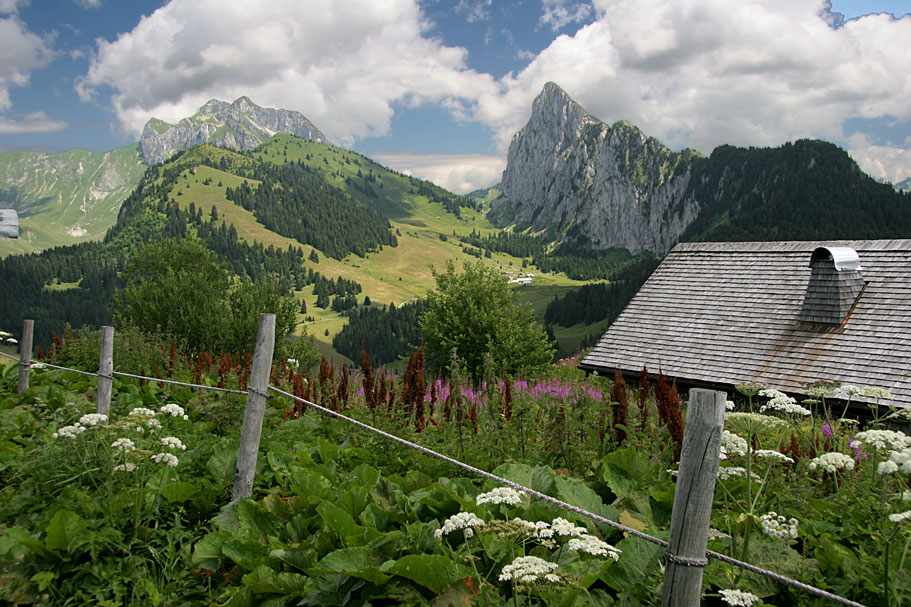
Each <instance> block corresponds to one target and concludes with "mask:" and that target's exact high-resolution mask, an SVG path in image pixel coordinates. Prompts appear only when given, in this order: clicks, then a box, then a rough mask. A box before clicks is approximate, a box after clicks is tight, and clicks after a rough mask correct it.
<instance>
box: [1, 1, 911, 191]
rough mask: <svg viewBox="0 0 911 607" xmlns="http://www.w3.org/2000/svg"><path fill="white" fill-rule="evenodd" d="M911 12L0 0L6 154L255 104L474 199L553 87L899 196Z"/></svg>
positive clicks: (760, 6) (707, 5)
mask: <svg viewBox="0 0 911 607" xmlns="http://www.w3.org/2000/svg"><path fill="white" fill-rule="evenodd" d="M883 13H888V14H883ZM908 13H911V0H903V1H886V0H882V1H880V0H868V1H865V2H860V1H854V2H846V1H833V3H832V5H831V6H829V5H828V3H827V2H825V1H824V0H764V1H762V2H758V1H757V2H747V1H741V2H730V1H727V0H636V1H633V0H591V1H580V0H511V1H502V0H496V1H492V0H369V1H368V0H255V1H254V0H232V2H228V3H226V2H223V1H221V0H172V1H171V2H160V1H151V0H0V150H19V149H39V150H44V151H49V152H53V151H62V150H65V149H70V148H74V147H81V148H86V149H90V150H94V151H103V150H109V149H112V148H114V147H119V146H123V145H128V144H130V143H131V142H133V141H135V140H136V139H137V138H138V136H139V133H140V132H141V129H142V126H143V124H144V123H145V121H146V120H148V119H149V118H150V117H153V116H154V117H158V118H162V119H164V120H168V121H171V122H176V121H177V120H179V119H180V118H181V117H184V116H188V115H190V114H192V113H193V112H194V111H195V110H196V109H197V108H198V107H199V106H200V105H202V104H203V103H204V102H205V101H207V100H208V99H211V98H218V99H223V100H226V101H232V100H233V99H235V98H236V97H238V96H240V95H247V96H248V97H250V98H251V99H252V100H253V101H254V102H256V103H258V104H260V105H263V106H266V107H281V108H286V109H293V110H297V111H300V112H302V113H303V114H304V115H306V116H307V117H308V118H310V119H311V120H312V121H313V122H314V123H315V124H316V125H317V126H318V127H319V128H320V129H321V130H323V131H324V132H325V133H326V134H327V135H328V136H329V137H330V138H331V139H332V140H333V141H334V142H336V143H338V144H339V145H342V146H344V147H348V148H351V149H355V150H357V151H359V152H362V153H365V154H367V155H368V156H371V157H373V158H376V159H377V160H379V161H380V162H383V163H384V164H387V165H389V166H392V167H393V168H397V169H399V170H404V171H410V172H412V173H414V174H416V175H420V176H422V177H427V178H430V179H433V180H434V181H436V182H437V183H440V184H441V185H444V186H446V187H448V188H450V189H452V190H454V191H459V192H464V191H468V190H470V189H473V188H475V187H482V186H487V185H491V184H493V183H495V182H497V181H498V180H499V175H500V173H501V172H502V170H503V168H504V166H505V156H506V152H507V149H508V145H509V141H510V139H511V137H512V135H513V134H514V133H515V132H516V131H517V130H518V129H519V128H521V127H522V125H523V124H524V123H525V121H526V120H527V118H528V115H529V113H530V108H531V103H532V101H533V99H534V97H535V96H536V95H537V93H538V92H539V91H540V90H541V87H542V86H543V84H544V83H545V82H547V81H554V82H556V83H557V84H559V85H561V86H562V87H563V88H564V90H566V92H567V93H568V94H569V95H570V96H572V97H573V98H574V99H576V100H577V101H579V102H580V103H581V104H582V105H583V106H584V107H585V108H586V109H587V110H588V111H589V112H590V113H592V114H594V115H596V116H598V117H600V118H602V119H603V120H605V121H607V122H614V121H616V120H621V119H624V120H628V121H630V122H632V123H633V124H636V125H637V126H639V127H640V128H641V129H642V130H643V131H644V132H645V133H646V134H648V135H652V136H655V137H657V138H658V139H659V140H661V141H663V142H665V143H666V144H667V145H669V146H670V147H672V148H674V149H682V148H684V147H694V148H696V149H697V150H699V151H700V152H702V153H705V154H708V153H710V152H711V151H712V149H713V148H714V147H715V146H717V145H719V144H722V143H730V144H734V145H741V146H749V145H756V146H768V145H780V144H781V143H783V142H785V141H788V140H793V139H796V138H801V137H816V138H820V139H825V140H828V141H833V142H835V143H837V144H839V145H841V146H842V147H844V148H845V149H847V150H849V151H850V153H851V154H852V155H853V156H854V158H855V159H856V160H857V161H858V163H859V164H860V165H861V167H862V168H863V169H864V170H865V171H867V172H868V173H870V174H871V175H873V176H874V177H877V178H882V179H889V180H891V181H895V182H897V181H901V180H903V179H905V178H907V177H909V176H911V102H909V99H911V43H909V41H911V14H908ZM906 14H908V15H907V16H903V15H906Z"/></svg>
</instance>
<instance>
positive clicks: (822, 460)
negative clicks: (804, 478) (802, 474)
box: [809, 453, 854, 472]
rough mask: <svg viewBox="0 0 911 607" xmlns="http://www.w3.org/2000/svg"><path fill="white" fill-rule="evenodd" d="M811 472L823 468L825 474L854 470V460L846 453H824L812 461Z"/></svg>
mask: <svg viewBox="0 0 911 607" xmlns="http://www.w3.org/2000/svg"><path fill="white" fill-rule="evenodd" d="M809 467H810V470H816V468H822V469H823V470H824V471H825V472H836V471H838V470H845V471H849V470H854V458H852V457H850V456H848V455H845V454H844V453H823V454H822V455H820V456H819V457H814V458H813V459H812V460H811V461H810V466H809Z"/></svg>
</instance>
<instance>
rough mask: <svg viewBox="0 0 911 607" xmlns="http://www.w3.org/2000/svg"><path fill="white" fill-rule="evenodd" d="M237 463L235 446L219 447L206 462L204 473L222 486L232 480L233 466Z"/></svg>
mask: <svg viewBox="0 0 911 607" xmlns="http://www.w3.org/2000/svg"><path fill="white" fill-rule="evenodd" d="M236 462H237V445H229V446H225V447H221V448H220V449H219V450H218V451H216V452H215V453H214V454H212V457H210V458H209V461H207V462H206V471H207V472H208V473H209V474H211V475H212V477H213V478H215V480H216V481H217V482H218V483H220V484H221V485H222V486H224V485H228V484H230V483H231V482H233V480H234V465H235V463H236Z"/></svg>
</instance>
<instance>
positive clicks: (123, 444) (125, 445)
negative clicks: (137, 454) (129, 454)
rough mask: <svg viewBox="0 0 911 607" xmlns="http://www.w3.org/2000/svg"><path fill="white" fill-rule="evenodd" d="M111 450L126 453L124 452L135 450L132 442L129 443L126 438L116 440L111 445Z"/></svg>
mask: <svg viewBox="0 0 911 607" xmlns="http://www.w3.org/2000/svg"><path fill="white" fill-rule="evenodd" d="M111 448H112V449H114V450H115V451H124V452H126V451H134V450H135V449H136V445H134V444H133V441H131V440H130V439H128V438H118V439H117V440H115V441H114V442H113V443H111Z"/></svg>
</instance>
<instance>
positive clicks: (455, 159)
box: [371, 154, 506, 194]
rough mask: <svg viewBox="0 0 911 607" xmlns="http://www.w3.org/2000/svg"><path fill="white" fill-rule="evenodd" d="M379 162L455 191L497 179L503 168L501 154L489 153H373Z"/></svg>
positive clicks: (480, 185) (489, 183)
mask: <svg viewBox="0 0 911 607" xmlns="http://www.w3.org/2000/svg"><path fill="white" fill-rule="evenodd" d="M371 158H372V159H373V160H375V161H377V162H379V163H380V164H382V165H384V166H386V167H389V168H390V169H394V170H396V171H399V172H400V173H405V174H406V175H413V176H414V177H419V178H420V179H426V180H428V181H432V182H433V183H435V184H437V185H438V186H440V187H443V188H446V189H447V190H449V191H450V192H455V193H456V194H467V193H469V192H471V191H473V190H478V189H481V188H487V187H490V186H492V185H494V184H496V183H499V181H500V178H501V176H502V175H503V169H505V168H506V160H505V159H504V158H503V157H502V156H495V155H490V154H373V155H372V156H371Z"/></svg>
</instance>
